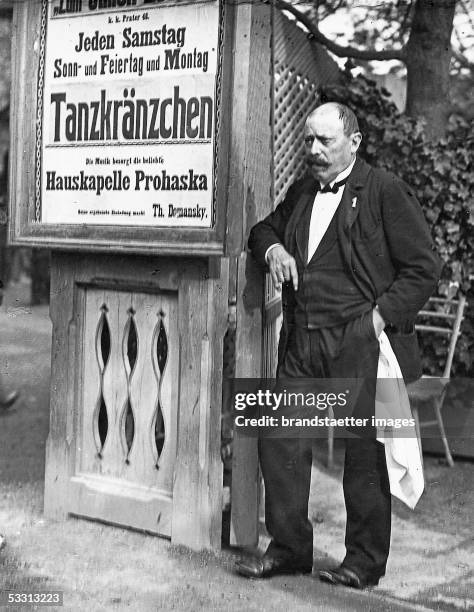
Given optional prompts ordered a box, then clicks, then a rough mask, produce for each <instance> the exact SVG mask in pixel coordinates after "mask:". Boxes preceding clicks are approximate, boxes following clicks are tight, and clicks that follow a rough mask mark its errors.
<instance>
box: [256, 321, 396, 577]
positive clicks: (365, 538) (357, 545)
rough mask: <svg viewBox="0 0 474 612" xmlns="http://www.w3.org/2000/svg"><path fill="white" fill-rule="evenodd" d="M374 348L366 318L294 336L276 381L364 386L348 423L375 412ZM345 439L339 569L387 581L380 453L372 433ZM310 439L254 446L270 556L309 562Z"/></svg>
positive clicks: (386, 499)
mask: <svg viewBox="0 0 474 612" xmlns="http://www.w3.org/2000/svg"><path fill="white" fill-rule="evenodd" d="M378 356H379V344H378V340H377V338H376V336H375V332H374V328H373V324H372V313H371V312H368V313H365V314H364V315H362V316H360V317H358V318H356V319H354V320H353V321H350V322H348V323H346V324H345V325H342V326H338V327H331V328H325V329H318V330H306V329H302V328H295V330H294V331H293V332H292V335H291V337H290V338H289V342H288V347H287V351H286V354H285V357H284V359H283V363H282V364H281V366H280V369H279V374H278V376H279V378H288V379H291V378H302V377H307V378H313V377H314V378H360V379H362V378H363V379H364V383H363V386H362V389H361V390H360V394H359V396H358V400H357V403H356V407H355V408H354V412H353V414H354V416H356V415H357V416H370V415H371V414H373V412H374V404H375V384H376V376H377V364H378ZM364 433H365V435H363V436H361V437H359V436H354V437H350V438H347V439H346V455H345V463H344V479H343V488H344V499H345V504H346V512H347V523H346V538H345V544H346V556H345V558H344V561H343V565H344V566H345V567H348V568H350V569H352V570H354V571H356V572H357V573H358V574H359V576H360V577H361V578H364V579H374V580H377V579H378V578H380V577H381V576H383V575H384V574H385V566H386V562H387V557H388V553H389V547H390V527H391V498H390V486H389V481H388V474H387V467H386V462H385V453H384V448H383V445H382V444H380V443H379V442H377V441H376V440H375V432H374V431H368V432H367V431H365V432H364ZM311 447H312V440H311V439H310V438H292V439H289V438H284V439H282V438H266V437H263V438H261V439H260V440H259V457H260V465H261V468H262V473H263V478H264V481H265V522H266V527H267V530H268V532H269V534H270V535H271V537H272V543H271V545H270V547H271V549H272V550H273V551H277V550H280V551H281V552H282V553H284V552H285V551H288V552H289V553H290V554H291V553H292V554H295V555H297V556H298V557H304V558H305V559H310V558H312V551H313V529H312V525H311V523H310V521H309V520H308V500H309V491H310V482H311V463H312V453H311Z"/></svg>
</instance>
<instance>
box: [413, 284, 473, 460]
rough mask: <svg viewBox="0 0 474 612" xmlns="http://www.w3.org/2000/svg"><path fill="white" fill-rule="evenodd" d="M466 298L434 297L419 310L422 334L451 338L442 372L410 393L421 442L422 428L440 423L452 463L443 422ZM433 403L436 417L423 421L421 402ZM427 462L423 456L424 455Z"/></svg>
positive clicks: (418, 324) (425, 378)
mask: <svg viewBox="0 0 474 612" xmlns="http://www.w3.org/2000/svg"><path fill="white" fill-rule="evenodd" d="M465 306H466V298H465V297H464V296H463V295H460V296H459V298H458V299H447V298H437V297H435V298H430V299H429V300H428V302H427V303H426V305H425V306H424V308H423V310H421V311H420V312H419V314H418V317H417V321H416V324H415V329H416V331H417V332H418V334H425V333H426V334H428V333H429V334H434V335H439V336H443V337H445V338H447V348H446V359H445V362H444V368H443V371H442V372H440V376H422V377H421V378H420V379H418V380H417V381H415V382H413V383H410V384H409V385H408V386H407V390H408V396H409V398H410V404H411V408H412V411H413V417H414V419H415V427H416V433H417V436H418V440H419V442H420V452H421V429H422V428H423V427H429V426H433V425H437V426H438V428H439V432H440V436H441V441H442V443H443V447H444V452H445V455H446V460H447V462H448V464H449V466H450V467H453V466H454V461H453V457H452V455H451V451H450V449H449V444H448V439H447V437H446V431H445V427H444V422H443V416H442V408H443V404H444V399H445V397H446V391H447V389H448V383H449V380H450V377H451V366H452V363H453V357H454V351H455V349H456V343H457V341H458V338H459V336H460V330H461V323H462V320H463V318H464V309H465ZM428 403H429V404H430V405H431V406H432V407H433V409H434V414H435V419H434V420H431V421H421V422H420V418H419V414H418V407H419V405H420V404H428ZM421 460H422V462H423V456H422V457H421Z"/></svg>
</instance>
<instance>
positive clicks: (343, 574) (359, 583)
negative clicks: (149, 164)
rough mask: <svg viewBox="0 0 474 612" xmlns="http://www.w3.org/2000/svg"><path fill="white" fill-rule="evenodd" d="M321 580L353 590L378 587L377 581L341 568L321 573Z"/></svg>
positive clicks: (346, 568)
mask: <svg viewBox="0 0 474 612" xmlns="http://www.w3.org/2000/svg"><path fill="white" fill-rule="evenodd" d="M319 579H320V580H322V581H323V582H329V583H330V584H336V585H337V584H340V585H342V586H346V587H351V588H353V589H366V588H368V587H373V586H377V584H378V583H379V581H378V579H377V580H370V579H364V578H361V577H360V576H359V575H358V574H356V573H355V572H354V571H353V570H351V569H349V568H348V567H344V566H342V565H341V566H339V567H337V568H336V569H332V570H330V569H326V570H321V571H320V572H319Z"/></svg>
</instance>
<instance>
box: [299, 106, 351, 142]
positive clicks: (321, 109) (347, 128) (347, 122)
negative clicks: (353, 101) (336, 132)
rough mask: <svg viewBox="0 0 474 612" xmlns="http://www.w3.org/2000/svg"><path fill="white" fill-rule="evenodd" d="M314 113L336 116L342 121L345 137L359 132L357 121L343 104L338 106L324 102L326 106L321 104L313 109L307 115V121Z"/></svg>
mask: <svg viewBox="0 0 474 612" xmlns="http://www.w3.org/2000/svg"><path fill="white" fill-rule="evenodd" d="M314 113H322V114H325V113H326V114H334V113H335V114H336V115H337V117H338V118H339V119H340V120H341V121H342V126H343V130H344V134H345V135H346V136H350V135H351V134H353V133H354V132H358V131H359V123H358V121H357V117H356V116H355V115H354V113H353V111H352V110H351V109H350V108H349V107H348V106H346V105H345V104H340V103H339V102H326V104H321V106H318V107H317V108H315V109H314V110H313V111H312V112H311V113H310V114H309V115H308V119H309V118H310V117H311V116H312V115H313V114H314Z"/></svg>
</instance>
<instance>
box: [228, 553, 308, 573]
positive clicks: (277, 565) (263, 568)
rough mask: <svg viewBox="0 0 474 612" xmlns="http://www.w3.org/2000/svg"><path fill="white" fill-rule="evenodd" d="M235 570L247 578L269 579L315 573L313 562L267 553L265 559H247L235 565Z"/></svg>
mask: <svg viewBox="0 0 474 612" xmlns="http://www.w3.org/2000/svg"><path fill="white" fill-rule="evenodd" d="M235 570H236V572H237V573H238V574H240V575H241V576H245V577H246V578H269V577H270V576H277V575H278V574H310V573H311V572H312V571H313V560H312V559H311V561H309V560H306V559H302V558H299V557H295V556H294V555H273V554H270V553H265V554H264V555H263V557H256V556H251V557H245V558H243V559H239V561H237V562H236V564H235Z"/></svg>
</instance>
